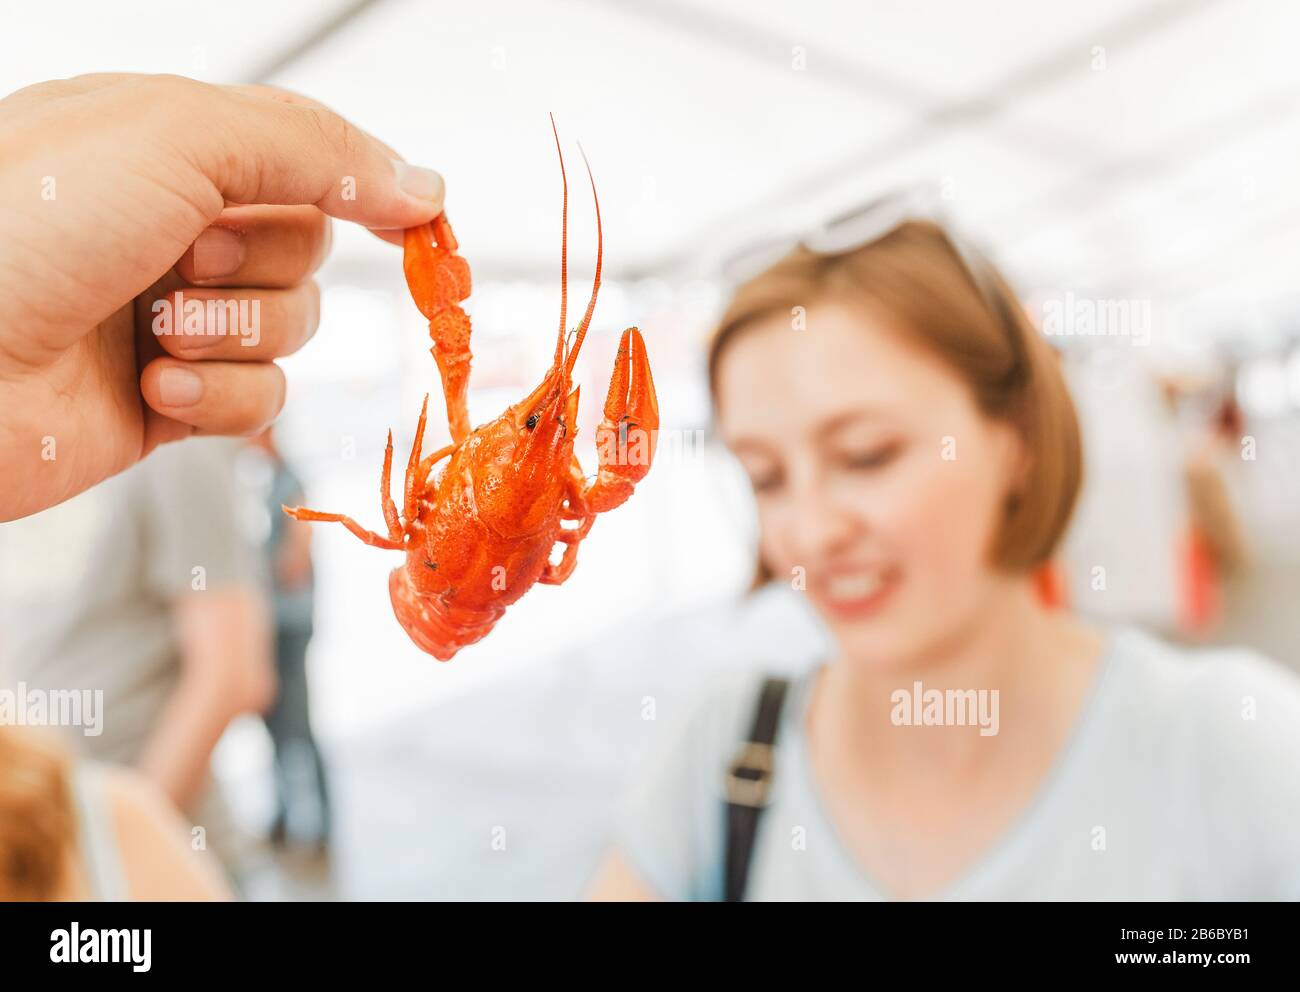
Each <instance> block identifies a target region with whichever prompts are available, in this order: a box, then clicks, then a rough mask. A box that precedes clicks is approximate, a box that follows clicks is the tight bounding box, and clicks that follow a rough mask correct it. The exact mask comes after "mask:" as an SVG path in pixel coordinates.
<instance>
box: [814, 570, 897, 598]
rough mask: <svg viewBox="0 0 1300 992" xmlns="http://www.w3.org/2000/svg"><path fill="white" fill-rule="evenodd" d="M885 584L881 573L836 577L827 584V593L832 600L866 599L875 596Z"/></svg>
mask: <svg viewBox="0 0 1300 992" xmlns="http://www.w3.org/2000/svg"><path fill="white" fill-rule="evenodd" d="M883 582H884V579H882V578H881V576H880V573H879V572H870V573H862V572H860V573H858V574H856V575H836V576H834V577H833V578H832V579H831V580H830V581H829V582H828V583H827V584H826V591H827V592H828V593H829V594H830V596H831V598H832V599H866V598H867V597H868V596H873V595H875V593H876V591H877V590H878V589H879V588H880V586H881V585H882V584H883Z"/></svg>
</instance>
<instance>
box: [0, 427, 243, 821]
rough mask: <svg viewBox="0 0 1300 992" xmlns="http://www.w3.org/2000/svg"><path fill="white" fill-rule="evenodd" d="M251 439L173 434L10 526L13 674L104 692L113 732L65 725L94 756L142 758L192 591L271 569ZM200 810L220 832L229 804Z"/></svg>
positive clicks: (31, 684)
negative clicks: (250, 460)
mask: <svg viewBox="0 0 1300 992" xmlns="http://www.w3.org/2000/svg"><path fill="white" fill-rule="evenodd" d="M241 449H242V443H241V442H239V441H237V440H233V439H229V438H193V439H190V440H187V441H183V442H180V443H176V444H167V445H163V446H162V447H161V448H159V449H158V450H157V451H155V452H153V453H152V454H150V455H149V457H147V458H146V459H144V461H142V462H141V463H140V464H138V465H136V466H134V467H132V468H130V469H128V470H127V471H125V472H123V473H122V474H120V475H117V476H114V477H113V478H111V479H108V480H107V481H105V482H104V483H102V484H101V485H99V486H96V487H94V488H92V489H90V490H87V491H86V492H84V493H82V494H81V495H79V496H77V497H74V498H73V499H71V500H69V501H67V502H66V503H63V504H60V505H59V506H56V507H52V508H51V509H49V510H46V511H44V512H42V513H39V514H35V515H34V516H31V517H26V518H24V519H22V520H17V521H13V522H11V523H6V524H0V685H3V686H6V687H9V688H11V689H13V688H15V687H17V686H18V685H19V684H20V683H21V684H22V685H23V687H24V689H25V691H26V692H27V693H32V692H36V693H40V692H46V693H48V692H49V691H50V690H69V689H71V690H90V691H91V692H92V693H93V692H94V691H95V690H100V691H102V699H103V713H102V725H101V727H100V728H99V729H100V731H101V732H100V733H98V734H94V733H91V734H87V733H86V732H85V731H86V729H88V728H86V727H84V726H79V727H63V728H60V729H61V730H62V731H63V733H64V735H65V737H66V738H67V740H68V741H69V742H70V743H71V744H72V745H73V746H74V747H75V748H76V749H77V750H78V751H80V752H81V753H82V754H84V755H86V756H89V757H91V758H94V759H96V760H99V761H108V762H117V763H123V764H131V763H133V762H135V761H136V759H137V758H138V757H139V755H140V752H141V749H142V748H143V747H144V744H145V742H146V740H147V739H148V737H149V735H150V734H151V732H152V731H153V728H154V725H155V724H156V722H157V720H158V718H159V715H160V714H161V712H162V710H163V707H164V706H165V705H166V703H167V700H168V697H169V696H170V695H171V694H172V692H173V691H174V690H175V687H176V682H177V679H178V678H179V676H180V661H181V659H180V652H179V644H178V641H177V633H176V629H175V623H174V605H175V603H176V601H177V600H178V599H179V598H181V597H184V596H195V595H202V594H203V592H204V591H205V590H211V589H216V588H218V587H220V586H223V585H228V584H250V583H260V582H261V581H262V573H261V569H260V563H259V560H258V555H257V551H256V544H255V542H254V541H253V540H252V539H251V538H252V535H251V534H250V527H252V526H255V522H256V518H255V516H254V515H253V514H254V513H255V512H256V511H257V509H258V508H257V507H256V504H255V497H254V496H252V495H251V494H246V493H245V492H244V490H243V488H242V487H241V486H240V485H239V484H238V481H237V479H236V465H237V459H238V456H239V452H240V451H241ZM90 729H92V730H93V728H90ZM191 812H196V814H197V815H198V816H200V817H202V820H201V822H203V823H204V824H205V826H207V827H208V833H209V835H210V836H211V835H213V834H214V832H216V833H220V831H221V829H222V828H221V826H218V824H221V823H222V821H223V812H224V811H222V810H221V809H220V808H219V806H217V805H216V804H214V803H212V802H210V801H209V802H207V803H205V804H204V806H203V808H202V809H201V810H199V811H191ZM219 840H220V838H215V837H214V841H215V842H216V843H218V844H219Z"/></svg>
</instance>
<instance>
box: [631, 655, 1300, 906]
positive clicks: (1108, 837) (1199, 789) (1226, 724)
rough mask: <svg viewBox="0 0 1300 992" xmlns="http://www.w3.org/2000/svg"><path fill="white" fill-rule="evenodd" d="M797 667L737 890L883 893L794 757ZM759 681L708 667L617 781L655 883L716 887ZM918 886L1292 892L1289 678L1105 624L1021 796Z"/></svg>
mask: <svg viewBox="0 0 1300 992" xmlns="http://www.w3.org/2000/svg"><path fill="white" fill-rule="evenodd" d="M812 674H813V673H809V674H807V675H804V676H802V677H801V678H799V679H797V680H796V681H795V683H794V684H793V685H792V687H791V691H790V692H789V693H788V694H787V698H786V704H785V711H784V713H783V716H782V722H781V730H780V736H779V738H778V742H777V750H776V755H775V778H774V783H773V791H772V797H771V799H772V801H771V805H770V806H769V807H768V808H767V810H766V812H765V813H764V815H763V818H762V821H761V825H760V827H759V833H758V836H757V838H756V841H755V846H754V854H753V861H752V863H751V871H750V876H749V887H748V890H747V895H746V898H748V899H752V900H758V901H763V900H768V901H771V900H882V899H888V898H890V896H889V894H888V893H886V892H884V891H882V890H881V888H880V887H878V886H877V885H876V884H875V883H874V882H873V881H872V879H871V878H869V877H867V875H866V874H865V872H864V871H863V870H862V869H861V868H860V867H859V866H858V864H857V863H856V862H855V861H854V859H853V858H852V856H851V855H850V854H849V853H848V849H847V847H846V846H845V845H844V843H843V842H842V841H841V839H840V838H839V837H838V836H837V834H836V828H835V825H834V824H833V823H831V822H830V821H829V820H828V818H827V815H826V813H825V811H824V807H823V804H822V802H821V801H820V799H819V796H818V792H817V789H818V787H817V785H816V784H815V782H814V780H813V778H812V776H811V774H810V769H811V763H810V760H809V753H808V746H807V736H806V734H805V730H804V719H805V716H806V710H807V706H808V702H809V695H810V693H809V690H810V687H811V683H812ZM760 681H761V680H760V678H759V677H758V676H756V675H754V674H753V673H749V672H747V673H743V675H739V676H738V675H736V674H729V675H728V676H726V677H725V678H724V679H723V680H721V681H719V682H718V683H717V684H716V685H714V686H713V687H712V689H711V690H710V691H709V692H708V693H706V694H705V695H704V696H703V697H702V698H701V699H700V700H699V702H698V703H697V705H696V706H695V707H694V709H693V710H692V711H690V712H689V714H687V715H686V716H684V717H683V718H681V719H680V720H679V721H678V726H677V727H676V729H675V730H672V731H670V732H669V733H668V734H667V735H666V737H665V739H662V740H661V741H659V742H658V744H659V747H658V749H657V750H656V751H655V753H653V754H652V755H651V756H650V758H649V760H648V761H647V763H646V765H645V767H644V768H643V769H642V770H641V771H640V773H639V774H638V775H637V776H636V777H635V779H634V782H633V784H632V786H631V788H630V789H629V791H628V793H627V795H626V797H625V800H624V803H623V805H622V807H621V810H620V812H619V815H618V818H617V825H616V832H615V843H616V844H617V846H618V848H619V850H620V851H621V852H622V853H623V855H624V857H625V858H627V860H628V861H629V863H630V864H631V865H632V866H633V868H634V869H635V870H636V871H637V872H638V873H639V874H640V875H641V877H642V878H644V879H645V880H646V881H647V882H648V883H649V884H650V885H651V886H652V887H653V888H654V889H655V890H656V891H657V892H658V894H660V895H661V896H663V897H665V898H669V899H679V900H716V899H719V898H721V894H722V885H723V863H724V857H725V850H724V846H723V841H724V830H723V828H724V812H723V800H722V781H723V771H724V769H725V768H726V767H727V765H728V764H729V763H730V762H731V760H732V759H733V757H734V755H735V753H736V750H737V747H738V745H739V742H740V741H742V740H743V739H744V737H745V735H746V734H747V733H748V730H749V727H750V724H751V722H752V718H753V709H754V704H755V700H756V698H757V694H758V689H759V684H760ZM972 730H973V731H974V728H972ZM932 898H934V899H938V900H1022V899H1024V900H1031V899H1032V900H1038V899H1042V900H1053V899H1060V900H1091V899H1117V900H1163V899H1170V900H1212V899H1223V900H1264V899H1286V900H1295V899H1300V680H1297V679H1296V677H1295V676H1294V675H1293V674H1291V673H1290V672H1288V671H1286V670H1285V669H1283V668H1282V667H1281V666H1278V665H1276V664H1274V663H1272V662H1269V661H1267V660H1265V659H1263V658H1260V657H1259V656H1256V655H1252V654H1249V653H1246V652H1235V651H1217V652H1183V651H1178V650H1176V649H1173V648H1171V647H1169V646H1167V645H1165V644H1163V643H1161V642H1159V641H1157V640H1155V639H1153V638H1151V637H1149V636H1147V635H1145V634H1142V633H1139V632H1137V631H1136V630H1131V629H1124V630H1120V631H1118V632H1116V633H1115V634H1114V636H1113V637H1112V639H1111V642H1110V645H1109V648H1108V650H1107V652H1106V656H1105V659H1104V661H1103V664H1102V666H1101V670H1100V673H1099V675H1098V676H1097V680H1096V682H1095V684H1094V686H1093V688H1092V690H1091V693H1090V695H1089V698H1088V700H1087V702H1086V703H1085V706H1084V708H1083V711H1082V712H1081V714H1080V716H1079V718H1078V720H1077V722H1076V725H1075V727H1074V728H1073V731H1072V733H1071V736H1070V738H1069V741H1068V743H1067V745H1066V746H1065V748H1064V749H1063V751H1062V752H1061V753H1060V754H1059V755H1058V756H1057V758H1056V759H1055V762H1054V765H1053V767H1052V769H1051V771H1050V772H1049V774H1048V776H1047V777H1046V780H1045V781H1044V782H1043V783H1042V784H1041V786H1040V787H1039V790H1038V793H1037V794H1036V796H1035V797H1034V799H1033V800H1032V801H1031V802H1030V804H1029V805H1028V807H1027V808H1026V809H1025V810H1024V811H1023V812H1021V813H1020V814H1019V816H1018V817H1017V820H1016V822H1015V823H1014V824H1013V826H1012V827H1011V828H1010V829H1009V830H1008V831H1007V832H1006V833H1005V834H1004V835H1003V836H1002V837H1001V838H1000V839H999V840H998V841H997V842H996V843H995V844H994V845H993V847H992V848H991V849H990V850H989V851H987V852H985V854H984V855H983V856H981V857H980V859H979V860H978V862H977V863H976V864H974V865H973V866H971V867H969V868H968V869H967V870H966V871H965V872H964V873H963V874H962V876H961V877H960V878H958V879H957V880H956V881H954V882H952V883H951V884H949V885H947V886H945V887H944V888H943V890H942V891H941V892H939V893H937V894H935V895H934V896H933V897H932Z"/></svg>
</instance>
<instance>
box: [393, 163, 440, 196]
mask: <svg viewBox="0 0 1300 992" xmlns="http://www.w3.org/2000/svg"><path fill="white" fill-rule="evenodd" d="M393 169H394V171H396V173H397V186H398V188H399V189H400V190H401V191H402V192H403V193H405V194H406V195H407V196H410V197H414V198H415V199H417V200H426V201H428V200H432V201H433V202H434V203H438V204H441V203H442V196H443V193H444V192H445V191H446V188H447V187H446V184H445V183H444V182H443V180H442V176H440V175H438V173H436V172H434V171H433V170H432V169H426V168H423V167H422V166H419V165H411V163H409V162H400V161H398V160H397V159H393Z"/></svg>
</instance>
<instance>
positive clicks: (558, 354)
mask: <svg viewBox="0 0 1300 992" xmlns="http://www.w3.org/2000/svg"><path fill="white" fill-rule="evenodd" d="M550 116H551V133H552V134H553V135H555V151H556V154H558V155H559V156H560V181H561V182H562V183H563V184H564V209H563V212H562V219H561V221H560V333H559V337H558V339H557V340H556V342H555V367H556V368H559V367H560V362H561V361H563V359H564V352H565V348H564V325H565V322H566V321H567V319H568V312H567V308H568V303H569V177H568V176H567V175H565V172H564V151H563V149H561V148H560V132H559V131H558V130H557V129H556V127H555V114H551V115H550Z"/></svg>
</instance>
